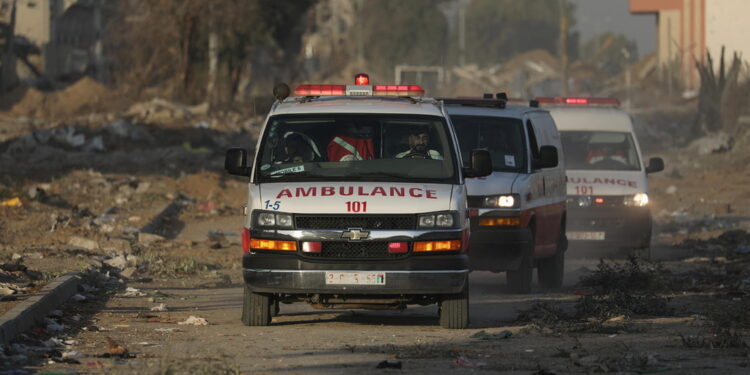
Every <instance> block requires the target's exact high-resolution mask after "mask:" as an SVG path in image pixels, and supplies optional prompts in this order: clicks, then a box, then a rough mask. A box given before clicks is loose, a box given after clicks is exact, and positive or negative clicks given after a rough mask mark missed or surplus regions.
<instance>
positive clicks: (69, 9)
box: [14, 0, 106, 81]
mask: <svg viewBox="0 0 750 375" xmlns="http://www.w3.org/2000/svg"><path fill="white" fill-rule="evenodd" d="M105 1H106V0H15V10H16V11H15V27H14V29H15V30H14V33H15V44H16V48H15V49H16V50H17V51H18V45H24V46H25V47H26V48H23V49H22V50H21V51H18V52H17V53H16V54H17V55H19V54H24V55H26V56H25V58H26V59H27V60H28V63H27V62H23V61H19V62H18V68H17V74H18V76H19V78H20V79H22V80H28V79H31V80H33V79H37V78H40V77H39V76H40V75H43V76H44V77H45V78H46V79H48V80H52V81H60V80H62V81H65V80H73V79H77V78H79V77H81V76H83V75H89V76H92V77H94V78H96V79H99V80H104V79H105V78H106V77H105V73H106V71H105V69H104V61H103V53H102V35H103V31H104V30H103V28H104V26H103V22H102V8H103V6H104V4H105ZM18 57H19V58H21V57H22V56H18ZM30 65H31V66H30Z"/></svg>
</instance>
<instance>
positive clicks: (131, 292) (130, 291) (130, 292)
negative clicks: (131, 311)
mask: <svg viewBox="0 0 750 375" xmlns="http://www.w3.org/2000/svg"><path fill="white" fill-rule="evenodd" d="M122 295H123V296H124V297H143V296H145V295H146V293H143V292H141V291H140V290H139V289H136V288H133V287H131V286H129V287H127V288H126V289H125V293H123V294H122Z"/></svg>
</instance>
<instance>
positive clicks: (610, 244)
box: [537, 98, 664, 257]
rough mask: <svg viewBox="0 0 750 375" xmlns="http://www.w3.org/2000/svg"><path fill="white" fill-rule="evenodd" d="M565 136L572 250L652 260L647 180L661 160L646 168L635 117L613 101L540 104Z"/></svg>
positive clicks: (567, 100)
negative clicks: (631, 254)
mask: <svg viewBox="0 0 750 375" xmlns="http://www.w3.org/2000/svg"><path fill="white" fill-rule="evenodd" d="M537 100H538V101H539V102H540V103H541V104H542V105H544V106H545V107H547V108H548V109H549V111H550V113H551V114H552V117H553V118H554V119H555V123H556V124H557V127H558V129H560V133H561V135H562V144H563V149H564V152H565V164H566V174H567V186H568V187H567V190H568V227H567V235H568V239H569V240H570V244H571V247H579V248H589V249H595V250H596V251H597V252H602V253H604V252H605V251H608V250H609V251H610V253H611V252H612V251H613V250H614V251H621V250H626V251H633V250H635V251H636V252H637V253H639V254H641V255H643V256H645V257H649V256H650V243H651V226H652V220H651V206H650V204H649V196H648V179H647V177H648V174H649V173H654V172H659V171H661V170H663V169H664V161H663V160H662V159H661V158H651V159H650V160H649V162H648V164H645V163H644V162H643V157H642V156H641V149H640V147H639V145H638V139H637V138H636V136H635V132H634V130H633V123H632V121H631V118H630V116H629V115H628V114H627V113H625V112H624V111H622V110H620V109H619V108H618V106H619V101H618V100H617V99H612V98H537Z"/></svg>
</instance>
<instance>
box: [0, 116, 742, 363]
mask: <svg viewBox="0 0 750 375" xmlns="http://www.w3.org/2000/svg"><path fill="white" fill-rule="evenodd" d="M162 107H164V106H163V105H162ZM162 107H159V108H162ZM160 111H161V112H160ZM175 111H176V110H174V109H170V110H164V109H163V108H162V109H160V110H159V111H156V110H155V111H151V112H148V111H146V112H141V113H134V114H130V115H126V114H108V115H103V116H88V117H86V118H85V119H73V120H66V121H63V122H57V123H49V122H44V121H40V120H29V119H15V118H10V117H6V118H2V121H0V127H2V129H3V130H2V131H0V142H2V143H0V202H5V201H8V200H10V199H13V198H16V197H17V198H19V199H20V202H21V204H20V206H13V205H11V206H0V262H2V263H4V264H6V265H23V266H25V267H27V269H30V270H33V271H35V272H39V275H38V276H39V278H38V279H35V280H32V279H31V278H30V277H28V275H21V274H16V275H15V279H12V280H10V279H9V281H13V282H16V283H17V284H19V285H23V286H26V287H29V288H32V289H29V290H33V288H35V287H38V286H39V285H42V284H43V283H44V282H45V280H48V279H49V278H51V277H54V276H55V275H58V274H61V273H64V272H67V271H70V270H83V269H87V268H89V269H90V268H91V267H93V268H96V269H98V270H102V271H103V272H107V271H109V272H110V276H113V278H105V279H102V280H99V283H100V284H99V285H98V286H97V288H98V290H82V291H81V293H82V294H83V295H84V296H86V297H87V299H86V300H85V301H83V302H70V303H69V304H67V305H66V306H65V308H64V310H63V313H62V316H61V317H55V318H54V319H55V320H56V321H57V322H58V323H62V324H64V325H65V326H66V327H65V328H64V329H63V330H62V331H55V330H52V329H51V326H50V325H43V326H40V327H38V329H35V330H34V331H33V332H31V333H29V334H28V335H27V337H24V338H22V339H21V340H20V341H19V343H20V344H24V345H26V346H25V347H24V346H15V347H10V348H5V350H4V356H3V357H2V360H0V363H4V367H3V369H5V370H11V369H19V368H20V369H25V370H27V371H29V372H34V371H38V372H61V373H134V374H135V373H138V374H140V373H169V371H172V373H240V372H241V373H272V372H273V373H279V372H282V373H292V372H296V373H353V372H356V373H381V372H395V371H397V370H389V369H376V366H377V365H378V364H379V363H381V362H382V361H384V360H390V361H396V362H399V363H400V364H401V366H402V368H403V369H404V370H408V371H411V372H423V373H435V372H437V373H441V372H455V371H464V372H469V371H472V372H473V371H489V372H498V371H505V372H509V373H520V374H531V373H538V374H549V373H590V372H622V373H650V372H667V373H715V374H726V373H738V374H739V373H746V372H747V366H748V364H749V363H750V358H749V357H748V349H747V346H746V345H745V342H746V341H745V340H746V338H745V337H747V334H748V328H749V327H750V317H748V316H747V311H749V310H750V309H748V307H749V306H748V304H747V301H748V298H749V297H748V293H747V291H748V287H749V286H750V285H749V284H750V281H748V280H750V275H748V271H747V270H748V269H750V268H748V267H747V266H748V264H750V260H749V259H748V258H747V250H745V249H746V247H747V246H749V245H750V244H748V243H746V242H742V241H747V239H746V237H742V235H741V233H740V235H737V236H735V237H736V238H735V237H731V235H726V236H724V237H722V239H717V240H712V241H704V240H706V239H709V238H716V237H717V236H719V235H721V234H722V233H725V232H726V231H728V230H733V229H744V230H748V229H750V221H749V219H750V192H749V191H750V190H748V189H747V188H746V186H747V184H748V183H749V182H750V170H748V168H746V165H747V164H748V162H750V152H748V151H747V147H746V146H747V145H748V144H750V142H748V140H747V139H740V140H737V142H736V144H735V147H734V149H733V150H732V151H729V152H725V153H718V154H710V155H698V154H697V153H696V152H695V150H692V149H689V148H687V149H680V150H667V151H665V152H664V153H663V154H658V155H656V154H655V155H653V156H662V157H664V158H665V161H666V164H667V168H666V170H665V172H663V173H660V174H655V175H653V176H652V177H651V178H650V181H651V186H652V188H651V196H652V202H653V212H654V215H655V217H656V222H657V227H656V228H657V233H656V235H655V236H654V248H655V255H656V258H657V259H660V260H661V261H663V262H662V266H661V268H658V267H657V266H656V265H651V264H642V265H639V267H643V269H641V268H639V269H638V272H637V273H635V274H629V273H628V272H630V271H625V270H622V269H621V270H619V271H617V272H613V271H612V270H611V269H607V268H604V269H598V270H597V267H598V260H596V259H591V258H584V259H575V255H576V253H575V250H572V251H571V253H570V254H569V255H570V257H569V261H568V264H567V267H566V268H567V270H568V277H567V281H566V287H565V288H564V289H563V290H560V291H554V292H553V291H544V290H538V289H537V290H535V293H534V294H532V295H529V296H515V295H511V294H507V293H506V292H505V290H504V277H503V276H502V275H494V274H488V273H475V274H472V276H471V285H472V290H471V293H472V306H471V309H472V315H471V319H472V326H471V328H470V329H468V330H464V331H448V330H443V329H440V328H439V327H438V326H437V314H436V308H435V307H434V306H427V307H416V308H410V309H407V310H405V311H403V312H380V311H375V312H368V311H359V310H358V311H317V310H312V309H310V308H308V307H307V306H304V305H284V306H282V309H281V315H280V316H278V317H275V318H274V324H273V325H272V326H270V327H244V326H242V325H241V323H240V322H239V314H240V303H241V280H240V278H239V275H240V273H239V264H238V259H239V254H240V247H239V237H238V233H239V229H240V225H241V223H242V218H241V216H239V210H240V207H241V205H242V204H243V203H244V202H243V198H244V194H245V192H244V182H243V181H242V180H241V179H238V178H233V177H228V176H227V175H226V174H224V173H222V171H221V168H222V161H223V150H224V149H225V148H226V147H227V146H230V145H237V144H238V142H239V143H244V145H245V146H247V147H249V148H251V147H252V145H253V144H254V142H252V139H253V134H254V133H255V132H257V127H254V126H252V123H245V122H242V121H240V122H237V121H235V122H232V123H229V122H228V123H226V124H225V123H223V122H222V121H229V120H223V119H227V118H231V116H224V117H222V118H221V119H218V120H217V119H204V118H201V117H199V116H193V117H190V116H191V115H188V114H185V113H183V112H180V110H177V111H176V112H177V113H178V114H175ZM156 114H158V115H156ZM160 116H161V117H160ZM170 116H172V117H170ZM175 116H176V117H175ZM163 118H167V119H168V120H169V121H166V122H164V123H160V122H158V121H157V120H158V119H163ZM175 118H176V119H175ZM202 121H205V123H203V122H202ZM232 121H234V120H232ZM30 129H33V132H32V130H30ZM242 140H246V141H242ZM730 233H735V234H736V233H739V232H730ZM730 237H731V238H730ZM743 246H744V247H743ZM14 254H16V255H15V256H14ZM621 262H622V260H621ZM644 270H645V271H644ZM608 272H609V273H608ZM623 274H624V275H625V276H627V275H631V276H633V275H634V276H633V277H632V279H638V280H651V279H653V280H655V282H657V281H658V285H656V284H655V285H649V286H648V288H645V289H643V290H639V289H637V288H635V289H633V288H632V287H631V286H630V285H629V284H627V283H625V284H622V285H621V284H617V283H615V282H614V281H612V280H616V279H617V277H618V275H619V276H622V275H623ZM586 275H589V276H590V275H606V276H607V277H609V279H607V278H604V279H600V280H599V282H598V284H597V283H593V284H587V285H579V284H578V282H579V278H580V277H581V276H586ZM657 276H658V277H657ZM662 276H663V277H662ZM602 280H605V281H602ZM606 280H609V281H606ZM610 284H612V285H615V286H618V285H619V289H618V288H616V287H612V290H609V289H606V288H604V287H603V285H610ZM623 285H624V286H623ZM127 287H130V288H136V289H137V291H133V290H130V292H128V291H127V290H126V289H125V288H127ZM623 290H624V291H626V292H627V293H624V294H623ZM141 294H142V295H141ZM12 296H13V298H16V300H18V299H22V298H23V296H24V294H23V293H15V294H13V295H12ZM610 297H617V298H619V299H618V300H617V301H615V302H612V303H609V302H606V301H610V300H607V298H610ZM13 298H11V299H13ZM587 298H588V299H587ZM597 298H599V299H597ZM667 299H668V300H667ZM592 300H594V302H596V301H599V302H601V301H605V302H606V303H598V302H597V303H598V304H597V303H593V304H592V302H591V301H592ZM587 301H588V302H587ZM13 302H14V301H8V300H3V301H0V311H2V310H5V309H7V308H8V307H10V306H11V305H10V304H11V303H13ZM161 303H164V304H165V305H166V307H165V308H166V311H151V308H153V307H156V306H158V305H159V304H161ZM539 303H542V304H541V305H539ZM550 306H551V307H550ZM602 306H604V307H602ZM644 306H649V307H653V308H646V307H644ZM657 307H658V308H657ZM529 309H530V310H529ZM550 309H552V310H550ZM524 310H529V311H524ZM717 310H718V311H719V312H717ZM732 314H734V315H732ZM190 316H196V317H200V318H205V319H206V320H207V322H208V323H209V325H208V326H193V325H180V324H178V323H179V322H182V321H185V320H186V319H187V318H189V317H190ZM504 331H509V332H510V333H511V335H510V336H509V337H505V338H500V337H504V336H507V333H503V332H504ZM482 332H483V333H482ZM501 333H502V334H501ZM495 334H498V335H497V336H493V335H495ZM107 337H110V338H112V339H113V340H115V341H116V342H117V343H119V344H120V345H121V346H123V347H126V348H127V349H128V351H129V353H130V354H129V355H126V356H122V357H115V358H111V357H110V358H106V357H102V354H105V353H106V352H107V350H108V349H107V348H108V346H107V341H106V340H107ZM51 338H60V339H61V340H63V341H61V342H59V343H57V344H55V343H52V344H50V345H52V347H53V348H54V350H55V351H56V352H55V351H53V352H51V354H50V352H48V351H38V352H35V351H34V350H30V349H29V348H33V347H35V345H36V346H38V345H40V342H43V341H44V340H49V339H51ZM65 340H68V341H67V342H66V341H65ZM72 352H75V353H78V355H73V354H70V353H72ZM63 353H69V355H70V356H71V357H70V359H68V360H64V361H62V362H63V363H60V362H61V359H62V358H63V357H61V356H62V354H63ZM65 362H68V363H65ZM76 362H77V363H76ZM396 362H394V365H395V363H396ZM544 371H547V372H544Z"/></svg>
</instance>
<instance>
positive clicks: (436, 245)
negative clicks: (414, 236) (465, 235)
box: [414, 240, 461, 252]
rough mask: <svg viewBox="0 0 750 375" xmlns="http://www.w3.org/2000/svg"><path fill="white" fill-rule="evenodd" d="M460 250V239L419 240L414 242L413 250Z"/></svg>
mask: <svg viewBox="0 0 750 375" xmlns="http://www.w3.org/2000/svg"><path fill="white" fill-rule="evenodd" d="M457 250H461V240H449V241H419V242H415V243H414V251H415V252H416V251H420V252H428V251H457Z"/></svg>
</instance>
